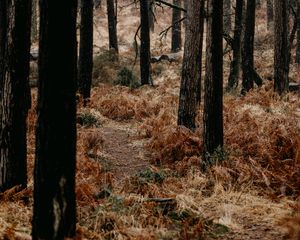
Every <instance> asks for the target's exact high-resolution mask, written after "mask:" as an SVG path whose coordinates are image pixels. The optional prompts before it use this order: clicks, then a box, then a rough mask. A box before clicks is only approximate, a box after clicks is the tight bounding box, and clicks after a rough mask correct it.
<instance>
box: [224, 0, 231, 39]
mask: <svg viewBox="0 0 300 240" xmlns="http://www.w3.org/2000/svg"><path fill="white" fill-rule="evenodd" d="M223 9H224V10H223V11H224V17H223V19H224V32H225V33H227V34H229V33H230V32H231V0H224V6H223Z"/></svg>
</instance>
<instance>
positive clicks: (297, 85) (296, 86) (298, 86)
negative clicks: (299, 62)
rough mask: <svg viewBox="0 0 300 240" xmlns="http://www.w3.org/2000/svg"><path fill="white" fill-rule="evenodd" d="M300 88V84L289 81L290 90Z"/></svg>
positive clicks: (293, 90)
mask: <svg viewBox="0 0 300 240" xmlns="http://www.w3.org/2000/svg"><path fill="white" fill-rule="evenodd" d="M299 90H300V84H299V83H296V82H290V83H289V91H290V92H296V91H299Z"/></svg>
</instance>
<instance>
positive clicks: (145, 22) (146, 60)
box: [140, 0, 151, 85]
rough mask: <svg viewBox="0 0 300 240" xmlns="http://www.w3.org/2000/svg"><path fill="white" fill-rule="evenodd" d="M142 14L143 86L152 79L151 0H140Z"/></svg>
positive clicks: (141, 58) (141, 57) (141, 51)
mask: <svg viewBox="0 0 300 240" xmlns="http://www.w3.org/2000/svg"><path fill="white" fill-rule="evenodd" d="M140 14H141V49H140V69H141V84H142V85H144V84H149V83H150V82H151V80H150V78H151V76H150V30H149V0H140Z"/></svg>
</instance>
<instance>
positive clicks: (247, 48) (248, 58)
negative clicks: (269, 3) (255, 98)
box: [242, 0, 262, 94]
mask: <svg viewBox="0 0 300 240" xmlns="http://www.w3.org/2000/svg"><path fill="white" fill-rule="evenodd" d="M255 6H256V1H255V0H247V6H246V18H245V31H244V41H243V46H242V70H243V81H242V94H245V93H246V92H248V91H249V90H250V89H252V88H253V87H254V81H255V82H256V84H257V85H258V86H261V85H262V79H261V78H260V77H259V76H258V74H257V73H256V71H255V69H254V56H253V52H254V32H255Z"/></svg>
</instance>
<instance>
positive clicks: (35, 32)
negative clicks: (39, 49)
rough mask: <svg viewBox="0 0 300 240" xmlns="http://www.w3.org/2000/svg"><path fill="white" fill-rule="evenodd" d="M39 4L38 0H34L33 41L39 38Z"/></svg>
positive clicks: (32, 16)
mask: <svg viewBox="0 0 300 240" xmlns="http://www.w3.org/2000/svg"><path fill="white" fill-rule="evenodd" d="M37 6H38V0H32V14H31V40H32V41H33V42H35V41H36V40H37V39H38V24H37Z"/></svg>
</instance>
